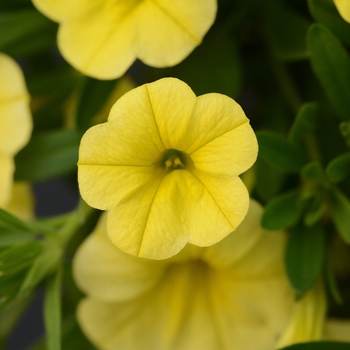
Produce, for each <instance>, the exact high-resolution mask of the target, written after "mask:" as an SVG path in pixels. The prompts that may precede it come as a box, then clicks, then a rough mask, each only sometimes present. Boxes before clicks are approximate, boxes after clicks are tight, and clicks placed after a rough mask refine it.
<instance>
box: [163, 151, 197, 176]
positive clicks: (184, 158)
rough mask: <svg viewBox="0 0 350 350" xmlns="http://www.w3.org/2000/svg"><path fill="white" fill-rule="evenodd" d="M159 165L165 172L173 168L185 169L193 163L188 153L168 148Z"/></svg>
mask: <svg viewBox="0 0 350 350" xmlns="http://www.w3.org/2000/svg"><path fill="white" fill-rule="evenodd" d="M160 165H161V167H162V168H164V169H165V171H166V172H167V173H169V172H171V171H173V170H179V169H186V168H189V167H191V166H192V165H193V162H192V160H191V158H190V156H189V155H187V154H186V153H184V152H181V151H178V150H176V149H168V150H166V151H165V152H164V154H163V157H162V158H161V161H160Z"/></svg>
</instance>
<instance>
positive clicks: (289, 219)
mask: <svg viewBox="0 0 350 350" xmlns="http://www.w3.org/2000/svg"><path fill="white" fill-rule="evenodd" d="M218 4H219V11H218V15H217V19H216V22H215V24H214V25H213V27H212V28H211V30H210V31H209V33H208V34H207V35H206V36H205V38H204V40H203V43H202V44H201V45H200V46H199V47H198V48H196V49H195V50H194V51H193V53H192V54H191V55H190V56H189V57H188V58H187V59H185V60H184V61H183V62H182V63H180V64H178V65H177V66H175V67H170V68H164V69H155V68H150V67H147V66H145V65H143V64H141V63H140V62H136V64H135V65H134V66H133V67H132V68H131V69H130V71H129V72H128V75H130V76H131V77H132V78H133V79H134V81H135V82H136V83H137V84H142V83H144V82H149V81H153V80H155V79H158V78H161V77H165V76H175V77H178V78H180V79H182V80H184V81H185V82H187V83H188V84H189V85H190V86H191V87H192V88H193V90H194V91H195V92H196V94H198V95H199V94H203V93H209V92H218V93H223V94H227V95H229V96H231V97H233V98H235V99H236V100H237V101H238V102H239V103H240V104H241V105H242V107H243V109H244V111H245V112H246V114H247V116H248V117H249V119H250V120H251V124H252V126H253V128H254V130H255V131H256V132H257V137H258V141H259V146H260V152H259V156H258V160H257V163H256V165H255V166H254V168H253V170H254V172H255V187H254V188H253V191H252V196H253V197H254V198H256V199H257V200H259V201H260V202H261V203H263V204H264V205H265V212H264V215H263V218H262V225H263V226H264V227H265V228H267V229H271V230H287V231H288V243H287V247H286V254H285V264H286V271H287V275H288V278H289V279H290V282H291V284H292V286H293V287H294V288H295V293H296V296H297V297H299V298H301V297H302V296H303V294H304V293H305V292H306V291H307V290H309V289H310V288H311V287H312V286H314V285H315V283H316V282H317V281H318V280H319V279H320V278H322V276H324V277H325V278H324V280H325V282H326V284H327V286H328V291H329V305H330V307H329V313H330V314H331V315H332V316H337V317H342V318H344V317H347V318H350V300H349V299H350V298H349V297H347V298H346V297H345V298H344V295H345V294H346V293H347V295H348V294H349V293H348V292H349V288H350V269H347V271H345V277H346V278H344V273H343V274H342V277H341V278H340V277H339V276H340V275H339V271H338V269H337V268H336V267H334V265H333V264H332V263H331V261H330V260H331V258H330V256H332V255H331V254H334V252H333V250H334V244H333V243H334V241H335V240H340V241H341V242H342V244H345V245H348V244H350V199H349V198H350V181H349V175H350V98H349V91H350V56H349V48H350V47H349V45H350V24H349V23H346V22H345V21H344V20H343V19H342V18H341V17H340V15H339V13H338V11H337V9H336V8H335V6H334V4H333V1H332V0H308V1H304V0H298V1H295V0H294V1H292V0H237V1H231V0H219V1H218ZM57 28H58V26H57V24H55V23H53V22H52V21H50V20H49V19H47V18H46V17H44V16H43V15H41V14H40V13H39V12H38V11H37V10H36V9H35V8H34V6H33V5H32V3H31V1H30V0H2V1H1V3H0V31H1V32H2V33H5V35H2V36H1V37H0V51H2V52H5V53H7V54H9V55H11V56H13V57H14V58H15V59H17V61H18V62H19V63H20V65H21V66H22V68H23V71H24V74H25V77H26V82H27V86H28V89H29V92H30V94H31V96H32V101H31V106H32V112H33V117H34V132H33V136H32V139H31V141H30V142H29V144H28V145H27V146H26V147H25V148H24V149H23V150H22V151H20V152H19V154H18V155H17V156H16V159H15V162H16V173H15V178H16V179H17V180H27V181H31V182H33V183H35V182H40V181H43V180H47V179H52V178H55V177H59V176H72V175H73V176H75V174H76V162H77V157H78V147H79V142H80V138H81V136H82V134H83V132H84V131H85V130H86V129H87V128H88V127H89V126H90V125H91V121H92V119H93V117H94V116H95V115H96V114H97V113H98V112H99V111H100V110H101V108H102V107H103V105H104V104H105V102H106V101H107V99H108V97H109V96H110V94H111V91H112V89H113V87H114V86H115V85H116V84H117V83H118V81H99V80H96V79H92V78H89V77H85V76H83V75H82V74H81V73H79V72H77V71H75V70H74V69H73V68H72V67H70V66H69V65H68V64H67V63H66V62H65V61H64V59H63V58H62V57H61V55H60V53H59V51H58V49H57V44H56V34H57ZM72 101H74V103H73V105H74V108H72ZM106 117H107V116H106ZM97 216H98V213H97V212H94V211H92V210H89V209H87V207H86V206H85V205H84V203H81V204H80V205H79V207H78V208H77V209H76V210H75V211H73V212H72V213H69V214H66V215H63V216H60V217H53V218H47V219H37V220H35V221H33V222H30V223H25V222H23V221H21V220H20V219H18V218H16V217H14V216H13V215H11V214H9V213H7V212H6V211H4V210H0V270H1V273H0V311H1V313H0V346H2V345H3V344H5V340H6V337H7V335H8V334H9V332H10V331H11V329H12V327H13V326H15V324H16V321H17V320H18V318H19V316H20V314H21V313H22V312H23V311H24V310H25V308H26V306H27V305H28V303H29V301H30V299H31V297H32V295H33V293H35V290H36V289H37V288H38V287H39V286H40V287H43V288H44V289H45V303H44V304H45V305H44V318H45V326H46V330H47V339H46V340H42V341H40V342H38V344H36V345H35V346H33V347H32V350H39V349H49V350H58V349H61V348H63V349H65V350H69V349H72V350H73V349H74V350H75V349H87V350H88V349H94V348H93V346H92V345H91V344H90V343H89V342H88V341H87V340H86V338H85V337H84V336H83V335H82V333H81V331H80V330H79V327H78V326H77V322H76V319H75V316H74V310H75V308H76V305H77V303H78V301H79V300H80V298H81V297H82V294H81V293H80V292H79V291H78V290H77V288H76V287H75V285H74V283H73V280H72V276H71V261H72V257H73V255H74V252H75V250H76V248H77V246H78V245H79V244H80V243H81V241H82V240H83V239H84V237H85V236H86V234H88V233H89V232H90V231H91V229H92V227H93V226H94V224H95V223H96V220H97ZM335 254H337V252H336V253H335ZM341 254H343V255H344V259H345V261H348V260H346V259H349V256H350V250H349V249H347V250H346V249H343V250H342V251H341ZM341 299H343V304H341V306H339V305H337V304H336V303H335V302H338V303H339V302H340V300H341ZM61 320H62V322H61ZM285 349H286V350H287V349H290V350H299V349H300V350H322V349H327V350H329V349H332V350H345V349H350V344H345V343H331V342H315V343H309V344H300V345H295V346H290V347H287V348H285Z"/></svg>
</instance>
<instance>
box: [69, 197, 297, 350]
mask: <svg viewBox="0 0 350 350" xmlns="http://www.w3.org/2000/svg"><path fill="white" fill-rule="evenodd" d="M261 214H262V208H261V206H260V205H259V204H258V203H257V202H255V201H252V202H251V204H250V207H249V212H248V214H247V216H246V218H245V220H244V221H243V222H242V224H241V225H240V226H239V227H238V228H237V230H236V232H235V233H234V234H231V235H229V236H228V237H226V238H225V239H224V240H222V241H221V242H219V243H217V244H216V245H213V246H211V247H208V248H199V247H196V246H193V245H187V246H186V247H185V248H184V249H183V250H182V251H181V252H180V253H179V254H178V255H176V256H174V257H172V258H170V259H167V260H162V261H155V260H148V259H142V258H136V257H134V256H131V255H128V254H125V253H123V252H121V251H120V250H119V249H118V248H116V247H115V246H113V245H112V244H111V242H110V240H109V239H108V237H107V234H106V227H105V225H106V222H105V221H106V217H105V216H104V215H103V216H102V217H101V219H100V222H99V224H98V226H97V228H96V229H95V231H94V232H93V234H92V235H90V236H89V237H88V238H87V239H86V240H85V242H83V244H82V245H81V246H80V248H79V250H78V252H77V254H76V256H75V259H74V263H73V272H74V277H75V281H76V282H77V284H78V286H79V287H80V288H81V289H82V290H83V291H84V292H85V293H86V294H87V298H85V299H83V300H82V301H81V303H80V304H79V306H78V310H77V317H78V321H79V323H80V326H81V327H82V329H83V331H84V333H85V334H86V336H87V337H88V338H89V339H90V340H91V341H92V342H93V343H94V344H95V345H96V346H97V348H98V349H103V350H117V349H118V350H124V349H125V350H126V349H133V350H138V349H140V350H141V349H162V350H170V349H173V350H177V349H181V350H194V349H206V350H229V349H232V350H236V349H238V350H251V349H254V350H272V349H274V348H275V345H276V342H277V341H278V339H279V338H280V337H281V336H282V333H283V331H284V329H285V328H286V326H287V325H288V323H289V319H290V317H291V315H292V313H293V310H294V303H295V302H294V292H293V290H292V287H291V286H290V284H289V282H288V281H287V278H286V275H285V272H284V265H283V254H284V247H285V235H284V233H283V232H280V231H267V230H264V229H262V228H261V226H260V219H261Z"/></svg>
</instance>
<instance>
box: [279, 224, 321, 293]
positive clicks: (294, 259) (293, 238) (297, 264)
mask: <svg viewBox="0 0 350 350" xmlns="http://www.w3.org/2000/svg"><path fill="white" fill-rule="evenodd" d="M325 253H326V239H325V233H324V231H323V229H322V226H320V225H315V226H312V227H305V226H304V225H302V224H299V225H298V226H295V227H293V229H291V231H290V234H289V239H288V243H287V250H286V256H285V263H286V270H287V275H288V278H289V280H290V282H291V284H292V286H293V287H294V289H295V290H296V292H297V295H298V296H299V297H301V296H302V295H303V294H304V293H305V292H307V291H308V290H309V289H310V288H311V287H312V286H313V285H314V284H315V283H316V282H317V280H318V279H319V277H320V274H321V271H322V269H323V264H324V261H325Z"/></svg>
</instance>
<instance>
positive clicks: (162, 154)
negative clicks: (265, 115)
mask: <svg viewBox="0 0 350 350" xmlns="http://www.w3.org/2000/svg"><path fill="white" fill-rule="evenodd" d="M257 151H258V145H257V141H256V137H255V134H254V132H253V130H252V128H251V126H250V124H249V120H248V118H247V117H246V116H245V114H244V112H243V110H242V109H241V107H240V106H239V105H238V104H237V103H236V102H235V101H234V100H232V99H231V98H229V97H227V96H224V95H221V94H214V93H213V94H206V95H202V96H199V97H196V95H195V94H194V93H193V91H192V90H191V89H190V88H189V86H188V85H186V84H185V83H183V82H182V81H180V80H178V79H175V78H164V79H161V80H158V81H156V82H154V83H151V84H145V85H143V86H140V87H138V88H136V89H134V90H131V91H130V92H128V93H126V94H125V95H124V96H123V97H121V98H120V99H119V100H118V101H117V102H116V103H115V105H114V106H113V108H112V110H111V112H110V115H109V118H108V122H107V123H104V124H99V125H96V126H94V127H92V128H91V129H89V130H88V131H87V132H86V133H85V135H84V136H83V138H82V141H81V145H80V151H79V162H78V181H79V187H80V192H81V195H82V197H83V198H84V200H85V201H86V202H87V203H88V204H89V205H91V206H92V207H95V208H98V209H102V210H107V211H108V212H109V213H108V221H107V230H108V234H109V237H110V238H111V240H112V242H113V243H114V244H115V245H116V246H117V247H118V248H120V249H121V250H123V251H125V252H127V253H129V254H133V255H136V256H140V257H147V258H152V259H164V258H168V257H170V256H172V255H174V254H176V253H178V252H179V251H180V250H181V249H182V248H183V247H184V246H185V245H186V243H192V244H194V245H198V246H209V245H212V244H214V243H216V242H218V241H220V240H221V239H223V238H224V237H226V236H227V235H228V234H229V233H230V232H232V231H234V230H235V229H236V227H237V226H238V225H239V224H240V223H241V221H242V220H243V218H244V217H245V215H246V213H247V210H248V205H249V194H248V191H247V189H246V187H245V186H244V184H243V183H242V181H241V179H240V178H239V176H238V175H239V174H241V173H242V172H244V171H245V170H247V169H248V168H250V167H251V166H252V164H253V163H254V162H255V160H256V156H257Z"/></svg>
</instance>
